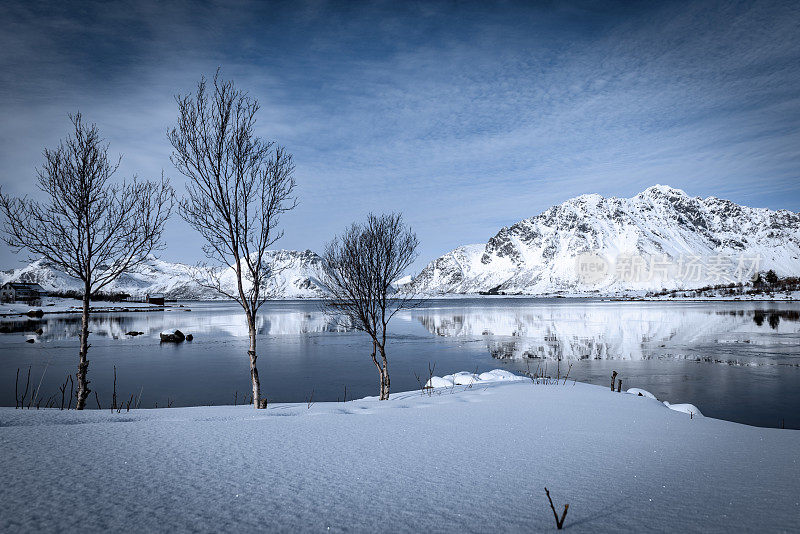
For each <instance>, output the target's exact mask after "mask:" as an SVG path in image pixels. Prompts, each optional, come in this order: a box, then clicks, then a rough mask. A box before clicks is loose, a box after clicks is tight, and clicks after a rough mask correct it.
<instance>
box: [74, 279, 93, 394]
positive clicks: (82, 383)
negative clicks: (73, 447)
mask: <svg viewBox="0 0 800 534" xmlns="http://www.w3.org/2000/svg"><path fill="white" fill-rule="evenodd" d="M90 291H91V287H90V286H89V284H88V283H87V284H85V285H84V290H83V311H82V313H81V348H80V352H79V353H78V355H79V358H80V359H79V361H78V373H77V374H76V375H75V378H77V379H78V394H77V395H78V399H77V402H76V404H75V409H76V410H83V408H84V407H85V406H86V399H87V398H88V397H89V393H91V390H90V389H89V380H87V379H86V374H87V372H88V371H89V360H88V359H87V355H88V352H89V302H90V301H89V297H90Z"/></svg>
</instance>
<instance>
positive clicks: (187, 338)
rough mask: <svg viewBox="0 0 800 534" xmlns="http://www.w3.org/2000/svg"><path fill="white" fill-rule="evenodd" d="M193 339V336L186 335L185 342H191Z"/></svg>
mask: <svg viewBox="0 0 800 534" xmlns="http://www.w3.org/2000/svg"><path fill="white" fill-rule="evenodd" d="M193 339H194V336H193V335H192V334H186V341H191V340H193Z"/></svg>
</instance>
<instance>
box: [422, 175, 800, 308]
mask: <svg viewBox="0 0 800 534" xmlns="http://www.w3.org/2000/svg"><path fill="white" fill-rule="evenodd" d="M587 269H588V270H587ZM767 269H774V270H775V271H776V272H777V273H778V275H781V276H787V275H797V274H798V273H800V215H798V214H797V213H794V212H791V211H787V210H778V211H772V210H768V209H759V208H749V207H746V206H740V205H737V204H734V203H733V202H730V201H728V200H723V199H719V198H716V197H708V198H705V199H702V198H699V197H690V196H689V195H687V194H686V193H685V192H683V191H681V190H679V189H673V188H671V187H668V186H662V185H656V186H653V187H650V188H648V189H646V190H645V191H643V192H641V193H639V194H638V195H636V196H635V197H633V198H616V197H611V198H604V197H602V196H600V195H596V194H595V195H582V196H579V197H577V198H573V199H570V200H568V201H566V202H564V203H563V204H560V205H557V206H553V207H551V208H550V209H548V210H547V211H545V212H544V213H542V214H540V215H537V216H535V217H532V218H530V219H525V220H523V221H520V222H518V223H516V224H514V225H512V226H510V227H506V228H502V229H501V230H500V231H499V232H498V233H497V234H496V235H495V236H494V237H492V238H491V239H490V240H489V241H488V243H486V244H485V245H466V246H462V247H459V248H457V249H455V250H453V251H452V252H449V253H447V254H445V255H444V256H442V257H440V258H437V259H436V260H434V261H432V262H431V263H430V264H428V265H427V266H426V267H425V268H424V269H423V270H422V271H421V272H420V273H419V275H418V276H416V277H415V278H414V280H413V281H412V282H411V283H410V284H409V285H407V286H406V287H408V289H409V291H414V292H420V293H429V294H437V293H439V294H441V293H478V292H487V291H497V292H503V293H507V294H542V293H552V292H557V291H565V292H584V291H600V292H606V293H611V292H616V291H626V290H651V289H662V288H669V289H674V288H686V289H691V288H698V287H703V286H706V285H714V284H721V283H729V282H738V281H747V280H748V279H749V278H750V276H752V274H753V273H754V272H755V271H765V270H767Z"/></svg>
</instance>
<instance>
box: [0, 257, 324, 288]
mask: <svg viewBox="0 0 800 534" xmlns="http://www.w3.org/2000/svg"><path fill="white" fill-rule="evenodd" d="M268 261H269V263H270V266H271V268H272V271H273V272H274V273H275V274H274V275H273V277H272V278H271V279H270V282H269V284H268V288H269V291H270V293H271V295H274V298H318V297H320V296H322V295H323V293H324V290H323V289H322V284H321V282H320V281H319V279H318V276H319V273H320V268H321V259H320V257H319V256H318V255H317V254H315V253H314V252H312V251H310V250H306V251H295V250H272V251H269V252H268ZM202 275H203V272H202V270H201V269H198V268H197V267H194V266H190V265H186V264H183V263H170V262H166V261H162V260H157V259H151V260H148V261H147V262H145V263H143V264H142V265H139V266H138V267H136V268H135V269H134V270H133V271H132V272H130V273H126V274H123V275H122V276H120V277H119V278H117V279H116V280H115V281H114V282H113V283H111V284H110V285H109V286H107V287H105V288H103V291H108V292H124V293H129V294H131V295H137V296H138V295H145V294H148V293H149V294H157V293H162V294H164V295H165V296H166V297H167V298H179V299H214V298H221V297H220V295H219V294H218V293H216V292H214V291H213V290H211V289H208V288H205V287H202V286H201V285H199V284H198V283H197V282H196V280H197V278H198V276H199V277H200V278H201V279H202ZM12 281H13V282H17V281H19V282H35V283H38V284H40V285H41V286H42V287H43V288H45V289H46V290H48V291H66V290H76V291H81V292H82V291H83V285H82V283H81V282H80V280H77V279H75V278H73V277H71V276H68V275H67V274H65V273H63V272H62V271H59V270H57V269H55V268H53V267H51V266H48V265H47V264H46V263H45V262H44V261H43V260H38V261H35V262H33V263H31V264H30V265H27V266H25V267H22V268H19V269H13V270H11V271H3V272H0V284H4V283H6V282H12ZM222 284H223V287H224V288H225V289H226V290H227V291H228V292H230V293H234V294H235V287H236V285H235V276H234V272H233V270H228V271H226V272H224V273H223V275H222Z"/></svg>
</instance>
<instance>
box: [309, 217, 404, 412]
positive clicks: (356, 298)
mask: <svg viewBox="0 0 800 534" xmlns="http://www.w3.org/2000/svg"><path fill="white" fill-rule="evenodd" d="M418 244H419V241H418V240H417V236H416V234H415V233H413V232H412V231H411V230H410V229H409V228H406V227H405V225H404V224H403V217H402V215H400V214H394V213H393V214H390V215H373V214H370V215H369V216H368V217H367V220H366V222H365V223H363V224H356V223H354V224H352V225H351V226H350V227H349V228H348V229H347V230H346V231H345V232H344V233H343V234H342V235H341V236H339V237H336V238H334V239H333V241H331V242H330V243H329V244H328V245H327V246H326V247H325V252H324V254H323V256H322V259H323V264H324V268H325V271H324V273H322V276H323V279H324V280H325V283H326V286H327V289H328V291H329V297H328V298H327V299H326V306H327V309H328V310H329V311H330V312H331V313H333V314H335V315H338V316H340V317H343V318H345V320H346V321H347V324H348V325H349V326H350V327H351V328H355V329H357V330H363V331H364V332H366V333H367V334H369V336H370V338H371V339H372V361H373V363H374V364H375V367H377V369H378V375H379V377H380V399H381V400H387V399H388V398H389V364H388V361H387V359H386V327H387V325H388V324H389V320H390V319H391V318H392V317H393V316H394V315H395V314H396V313H397V312H398V311H400V310H402V309H406V308H410V307H413V306H416V305H417V304H419V302H420V301H419V300H418V299H415V298H414V296H413V295H409V294H399V293H397V292H395V291H394V288H393V286H392V283H393V282H395V281H396V280H397V279H398V278H400V276H401V275H402V274H403V272H404V271H405V270H406V269H407V268H408V267H409V266H410V265H411V264H412V263H413V262H414V260H415V259H416V257H417V246H418ZM378 355H380V361H379V360H378Z"/></svg>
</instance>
